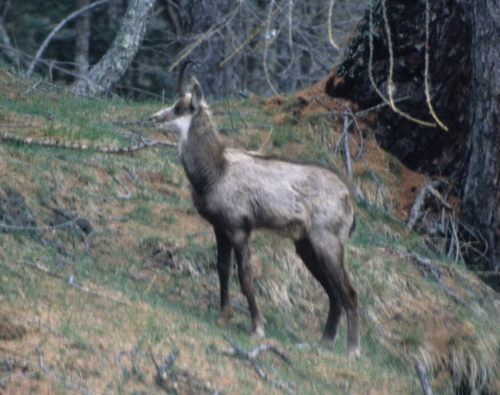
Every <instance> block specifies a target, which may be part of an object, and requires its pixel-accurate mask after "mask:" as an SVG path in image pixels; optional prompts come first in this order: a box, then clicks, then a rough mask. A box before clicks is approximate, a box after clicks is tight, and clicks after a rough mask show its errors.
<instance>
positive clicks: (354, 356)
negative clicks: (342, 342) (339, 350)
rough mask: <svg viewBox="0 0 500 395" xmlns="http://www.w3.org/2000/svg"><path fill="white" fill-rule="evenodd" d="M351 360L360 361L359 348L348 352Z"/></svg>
mask: <svg viewBox="0 0 500 395" xmlns="http://www.w3.org/2000/svg"><path fill="white" fill-rule="evenodd" d="M347 355H348V358H349V359H359V358H360V357H361V352H360V351H359V347H356V348H354V349H352V350H349V351H348V352H347Z"/></svg>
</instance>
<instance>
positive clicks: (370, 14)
mask: <svg viewBox="0 0 500 395" xmlns="http://www.w3.org/2000/svg"><path fill="white" fill-rule="evenodd" d="M381 4H382V14H383V19H384V25H385V31H386V35H387V46H388V49H389V78H388V87H387V91H388V93H389V99H387V98H386V97H385V95H384V94H383V93H382V91H381V90H380V89H379V87H378V86H377V84H376V83H375V80H374V79H373V71H372V68H373V34H374V29H373V9H372V8H373V5H372V3H371V2H370V4H369V6H368V8H369V12H368V20H369V25H370V32H369V35H368V36H369V40H368V41H369V49H370V51H369V52H370V54H369V58H368V77H369V78H370V82H371V84H372V86H373V89H375V92H377V94H378V95H379V97H380V98H381V99H382V100H383V101H384V102H385V103H386V104H387V105H389V106H390V107H391V108H392V111H394V112H395V113H397V114H399V115H401V116H403V117H405V118H407V119H409V120H410V121H413V122H415V123H419V124H421V125H424V126H430V127H436V124H435V123H431V122H425V121H421V120H420V119H416V118H414V117H412V116H411V115H409V114H407V113H405V112H403V111H401V110H400V109H399V108H397V107H396V105H395V104H394V103H395V101H394V99H393V96H392V89H393V82H392V73H393V68H394V57H393V53H392V40H391V30H390V27H389V22H388V20H387V10H386V7H385V0H382V1H381Z"/></svg>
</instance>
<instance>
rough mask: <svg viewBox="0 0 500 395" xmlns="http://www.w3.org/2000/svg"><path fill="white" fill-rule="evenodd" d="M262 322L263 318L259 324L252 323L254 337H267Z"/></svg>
mask: <svg viewBox="0 0 500 395" xmlns="http://www.w3.org/2000/svg"><path fill="white" fill-rule="evenodd" d="M261 317H262V316H261ZM262 321H263V318H262V319H261V320H257V322H252V333H251V336H252V337H257V338H259V337H260V338H264V337H266V335H265V334H264V323H263V322H262Z"/></svg>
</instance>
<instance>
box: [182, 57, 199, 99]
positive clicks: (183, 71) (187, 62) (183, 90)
mask: <svg viewBox="0 0 500 395" xmlns="http://www.w3.org/2000/svg"><path fill="white" fill-rule="evenodd" d="M190 63H193V64H196V62H195V61H194V60H190V59H187V60H186V61H184V63H182V64H181V68H180V70H179V80H178V88H179V95H180V97H184V96H186V88H185V87H184V73H185V71H186V68H187V66H188V65H189V64H190Z"/></svg>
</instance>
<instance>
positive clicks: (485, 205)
mask: <svg viewBox="0 0 500 395" xmlns="http://www.w3.org/2000/svg"><path fill="white" fill-rule="evenodd" d="M472 15H473V16H472V20H473V26H474V29H473V34H472V48H473V51H472V70H473V72H472V84H471V99H472V100H471V106H470V113H469V117H470V128H469V142H468V146H469V151H468V156H467V159H468V160H467V162H466V164H465V166H464V177H463V183H462V184H463V188H462V194H463V197H462V210H461V212H462V215H461V217H462V220H463V221H465V222H466V223H468V224H469V225H471V226H473V227H474V228H475V229H477V230H478V231H479V232H480V233H481V236H482V237H481V238H482V239H484V240H483V243H482V244H483V248H484V250H485V251H486V253H485V254H484V255H479V254H470V256H469V257H468V258H469V260H470V261H472V262H474V263H475V264H476V265H477V266H479V268H480V269H482V270H489V271H496V272H498V271H499V270H500V6H499V4H498V1H497V0H476V1H475V2H474V10H473V13H472Z"/></svg>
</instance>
